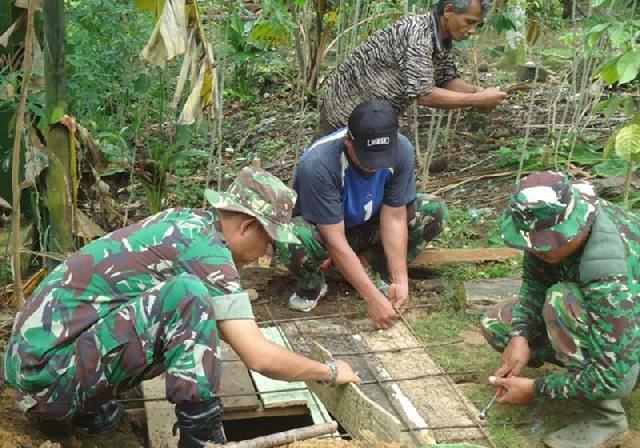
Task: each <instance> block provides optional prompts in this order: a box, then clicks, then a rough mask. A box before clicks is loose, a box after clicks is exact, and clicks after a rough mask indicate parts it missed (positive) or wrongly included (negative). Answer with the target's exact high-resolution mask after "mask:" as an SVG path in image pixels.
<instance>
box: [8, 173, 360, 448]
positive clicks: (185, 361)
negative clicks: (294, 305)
mask: <svg viewBox="0 0 640 448" xmlns="http://www.w3.org/2000/svg"><path fill="white" fill-rule="evenodd" d="M206 196H207V199H208V200H209V202H211V204H212V205H213V209H212V210H198V209H169V210H166V211H164V212H161V213H158V214H157V215H155V216H152V217H150V218H147V219H145V220H143V221H141V222H139V223H137V224H133V225H131V226H128V227H125V228H123V229H120V230H117V231H115V232H113V233H110V234H108V235H106V236H104V237H102V238H100V239H99V240H96V241H94V242H93V243H91V244H89V245H87V246H86V247H84V248H83V249H81V250H80V251H78V252H77V253H75V254H74V255H72V256H71V257H69V259H67V260H66V261H65V262H64V263H62V264H61V265H59V266H58V267H57V268H56V269H55V270H53V271H52V272H51V273H50V274H49V276H48V277H47V278H46V279H45V280H44V281H43V282H42V284H41V285H40V286H39V287H38V289H37V290H36V291H35V292H34V294H33V295H32V296H31V297H30V298H29V299H28V300H27V302H26V304H25V305H24V307H23V308H22V309H21V310H20V312H19V313H18V315H17V316H16V318H15V323H14V326H13V331H12V334H11V338H10V339H9V345H8V348H7V353H6V356H5V364H4V374H5V378H6V380H7V381H8V382H9V383H10V384H11V385H12V386H13V387H15V388H16V389H18V391H19V394H20V398H19V404H20V405H21V407H22V408H23V409H24V410H25V411H26V412H27V413H29V414H31V415H34V416H39V417H41V418H45V419H54V420H72V421H73V422H74V423H75V424H77V425H79V426H82V427H85V428H87V429H89V430H90V431H93V432H98V431H101V430H105V429H107V428H109V427H111V426H113V425H114V424H115V423H117V421H118V420H119V419H120V417H121V416H122V413H123V410H122V406H121V405H120V404H118V403H117V402H116V401H114V397H115V396H116V393H117V392H118V391H121V390H125V389H127V388H130V387H132V386H134V385H136V384H139V383H140V382H141V381H142V380H144V379H148V378H151V377H153V376H156V375H158V374H160V373H162V372H164V373H165V378H166V396H167V399H168V400H169V401H170V402H172V403H174V404H175V405H176V408H175V411H176V416H177V420H178V422H177V424H178V427H179V429H180V441H179V444H178V446H179V447H180V448H191V447H197V448H199V447H202V446H204V445H205V443H206V442H209V441H212V442H217V443H225V437H224V432H223V431H222V426H221V422H220V418H221V416H222V403H221V401H220V399H219V398H218V397H217V395H216V391H217V390H218V385H219V381H220V369H221V364H220V363H219V361H218V360H217V358H216V350H217V348H218V344H219V338H220V337H221V338H223V339H224V340H225V341H227V342H228V343H229V345H231V347H232V348H233V349H234V350H235V351H236V352H237V354H238V355H239V356H240V358H241V359H242V361H244V362H245V364H246V365H247V366H248V367H249V368H250V369H252V370H255V371H257V372H260V373H262V374H264V375H267V376H269V377H272V378H276V379H280V380H301V381H305V380H326V381H333V382H334V383H338V384H343V383H348V382H359V381H360V380H359V378H358V376H357V375H356V374H354V372H353V371H352V370H351V368H350V367H349V366H348V365H347V364H346V363H343V362H341V361H337V362H336V363H331V362H329V363H327V364H323V363H319V362H316V361H312V360H310V359H307V358H304V357H302V356H299V355H296V354H294V353H292V352H290V351H288V350H285V349H283V348H281V347H280V346H278V345H276V344H273V343H271V342H269V341H268V340H266V339H265V338H264V336H263V335H262V333H261V332H260V330H259V328H258V326H257V325H256V323H255V321H254V317H253V313H252V311H251V305H250V302H249V298H248V296H247V294H246V292H244V291H243V290H242V287H241V285H240V279H239V277H238V271H237V266H240V265H243V264H246V263H249V262H251V261H253V260H255V259H257V258H258V257H260V256H262V255H264V254H265V253H266V250H267V247H268V246H269V244H270V243H271V241H272V240H276V241H280V242H284V243H292V242H296V241H297V238H296V237H295V236H294V235H293V233H292V232H291V225H290V222H289V221H290V219H291V211H292V210H293V204H294V202H295V193H294V192H293V191H292V190H290V189H289V188H287V187H286V186H285V185H284V184H283V183H282V182H280V181H279V180H278V179H277V178H275V177H273V176H272V175H270V174H268V173H267V172H265V171H262V170H255V169H252V168H246V169H244V170H243V171H242V172H241V173H240V175H239V176H238V178H237V179H236V180H235V181H234V183H233V184H232V185H231V187H230V188H229V190H228V191H227V192H224V193H221V192H215V191H211V190H208V191H207V193H206Z"/></svg>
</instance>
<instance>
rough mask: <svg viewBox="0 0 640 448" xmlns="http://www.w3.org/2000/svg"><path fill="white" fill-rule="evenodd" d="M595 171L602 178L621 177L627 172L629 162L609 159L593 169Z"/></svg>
mask: <svg viewBox="0 0 640 448" xmlns="http://www.w3.org/2000/svg"><path fill="white" fill-rule="evenodd" d="M593 171H595V173H596V174H597V175H598V176H601V177H621V176H624V175H625V174H626V172H627V161H626V160H623V159H609V160H606V161H604V162H602V163H599V164H598V165H595V166H594V167H593Z"/></svg>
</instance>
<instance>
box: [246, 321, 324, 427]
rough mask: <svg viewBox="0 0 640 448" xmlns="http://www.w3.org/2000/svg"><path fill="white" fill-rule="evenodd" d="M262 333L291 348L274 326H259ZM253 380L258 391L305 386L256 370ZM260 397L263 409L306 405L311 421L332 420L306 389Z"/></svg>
mask: <svg viewBox="0 0 640 448" xmlns="http://www.w3.org/2000/svg"><path fill="white" fill-rule="evenodd" d="M260 330H261V331H262V334H264V336H265V337H266V338H267V339H268V340H270V341H271V342H273V343H275V344H278V345H280V346H281V347H284V348H286V349H288V350H291V344H289V341H287V338H286V337H285V336H284V334H282V332H281V331H280V330H279V329H278V328H276V327H267V328H261V329H260ZM251 376H252V378H253V382H254V383H255V386H256V389H257V391H258V392H268V391H272V390H282V389H300V388H303V387H306V385H305V383H304V382H302V381H294V382H288V381H279V380H273V379H271V378H267V377H266V376H264V375H261V374H259V373H256V372H251ZM260 399H261V400H262V404H263V406H264V408H265V409H269V408H277V407H287V406H297V405H305V404H306V405H307V406H308V407H309V410H310V411H311V417H312V418H313V422H314V423H316V424H319V423H328V422H331V421H333V419H332V418H331V416H330V415H329V413H328V412H327V410H326V408H325V407H324V405H323V404H322V402H321V401H320V400H319V399H318V397H317V396H316V395H315V394H313V393H311V392H310V391H308V390H292V391H288V392H276V393H266V394H265V393H261V394H260Z"/></svg>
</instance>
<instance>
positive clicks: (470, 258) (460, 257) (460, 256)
mask: <svg viewBox="0 0 640 448" xmlns="http://www.w3.org/2000/svg"><path fill="white" fill-rule="evenodd" d="M521 256H522V251H521V250H517V249H511V248H509V247H498V248H486V249H485V248H483V249H427V250H425V251H422V253H421V254H420V255H418V257H417V258H416V259H415V260H414V261H413V263H411V267H414V268H419V267H425V266H438V265H442V264H451V263H480V262H483V261H504V260H513V259H517V258H520V257H521Z"/></svg>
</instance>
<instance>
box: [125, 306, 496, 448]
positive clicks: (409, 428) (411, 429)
mask: <svg viewBox="0 0 640 448" xmlns="http://www.w3.org/2000/svg"><path fill="white" fill-rule="evenodd" d="M261 305H262V306H263V307H264V309H265V311H266V312H267V314H268V315H269V319H265V320H262V321H259V322H258V324H259V325H262V326H266V325H272V326H274V327H275V328H276V329H277V331H278V332H279V333H280V334H281V335H282V336H284V337H285V338H286V337H287V334H286V333H285V332H284V330H283V329H282V327H281V326H280V325H279V324H280V323H291V324H292V325H293V326H294V327H295V329H296V332H297V333H298V335H299V337H300V339H301V340H302V341H303V343H304V344H305V345H308V344H309V339H308V338H307V335H305V333H304V332H303V331H302V330H301V329H300V327H299V326H298V323H299V322H304V321H312V320H326V319H336V318H338V319H340V321H341V322H342V324H343V325H344V327H345V328H346V329H347V330H348V331H349V332H350V334H351V335H355V334H358V333H362V332H366V331H365V330H356V329H354V328H353V324H352V323H351V322H350V321H349V319H347V316H350V317H365V316H364V314H365V313H364V311H356V312H347V313H344V312H342V311H343V308H344V305H341V306H340V312H339V313H334V314H327V315H321V316H303V317H296V318H286V319H275V317H274V315H273V313H272V311H271V309H270V308H269V306H268V304H267V303H263V304H261ZM428 308H432V305H429V304H423V305H417V306H413V307H409V308H408V309H407V311H410V310H421V309H428ZM398 316H399V317H400V322H398V323H396V325H397V324H399V323H402V324H403V325H405V326H406V327H407V329H408V330H409V332H410V333H411V334H412V335H413V336H414V337H415V338H416V339H417V340H418V341H420V338H419V337H418V335H417V334H416V333H415V331H413V328H412V327H411V325H410V324H409V322H408V321H407V320H406V318H405V317H404V316H403V315H402V314H401V313H398ZM373 331H378V330H373ZM462 342H463V341H462V340H461V339H456V340H453V341H447V342H441V343H435V344H421V345H414V346H407V347H399V348H390V349H384V350H364V351H352V352H342V353H332V355H333V356H334V357H346V356H362V357H365V358H366V357H368V356H371V355H375V354H378V353H397V352H403V351H412V350H424V351H425V353H427V354H428V355H429V356H431V355H430V353H429V351H428V349H429V348H434V347H441V346H447V345H456V344H460V343H462ZM305 354H308V353H305ZM223 362H239V361H238V360H223ZM366 362H367V364H368V366H369V371H370V372H371V373H372V375H373V376H374V378H375V379H374V380H367V381H362V383H361V385H377V386H378V387H379V388H380V390H381V391H382V392H383V393H384V394H385V396H386V398H387V400H388V401H389V403H390V404H391V406H392V407H393V408H394V410H395V412H396V414H397V415H398V416H400V417H401V419H402V420H403V424H404V425H405V427H404V428H402V429H401V432H404V433H410V434H411V436H412V438H413V439H414V440H415V441H416V443H417V444H418V445H420V444H421V443H422V442H421V441H420V439H419V438H418V436H417V435H416V432H418V431H424V430H430V431H436V430H447V429H465V428H468V429H473V428H477V429H478V430H479V431H480V433H481V434H482V435H483V436H484V437H485V438H486V440H487V442H488V443H489V444H490V446H491V447H492V448H497V447H496V445H495V444H494V443H493V441H492V440H491V438H490V436H489V434H488V433H487V431H486V428H485V426H484V424H483V422H481V421H480V420H479V419H478V418H476V416H475V414H474V413H473V412H471V411H470V409H469V406H467V405H465V410H466V411H467V416H468V417H470V419H471V421H473V422H474V424H470V425H443V426H424V427H419V426H414V425H412V424H411V422H409V421H408V419H407V417H406V415H405V413H404V410H402V409H399V408H398V404H397V403H396V401H395V400H394V399H393V397H392V396H391V395H390V390H389V388H387V387H384V385H385V384H394V383H401V382H407V381H416V380H420V379H424V378H429V377H442V378H444V379H445V381H447V384H449V385H450V386H451V387H452V388H453V390H454V392H455V394H456V395H457V396H458V398H459V399H460V400H461V401H462V402H463V403H465V400H464V397H463V396H462V394H461V392H460V391H459V390H458V389H457V387H455V382H454V381H453V380H452V378H451V377H452V376H457V375H471V374H476V373H478V371H477V370H468V371H452V372H444V371H443V372H441V373H426V374H420V375H412V376H408V377H402V378H389V379H382V378H380V376H379V375H378V374H377V372H376V369H375V367H374V366H372V365H371V363H370V362H369V361H366ZM305 390H306V391H308V390H309V388H308V387H306V386H304V387H296V388H287V389H278V390H271V391H263V392H259V391H254V392H245V393H232V394H219V395H217V396H218V397H219V398H234V397H247V396H258V397H259V396H260V395H264V394H275V393H283V392H296V391H305ZM312 396H314V395H313V394H312ZM315 399H316V400H317V398H315ZM117 401H119V402H121V403H145V402H154V401H166V397H153V398H129V399H121V400H117ZM340 436H342V435H340Z"/></svg>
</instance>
